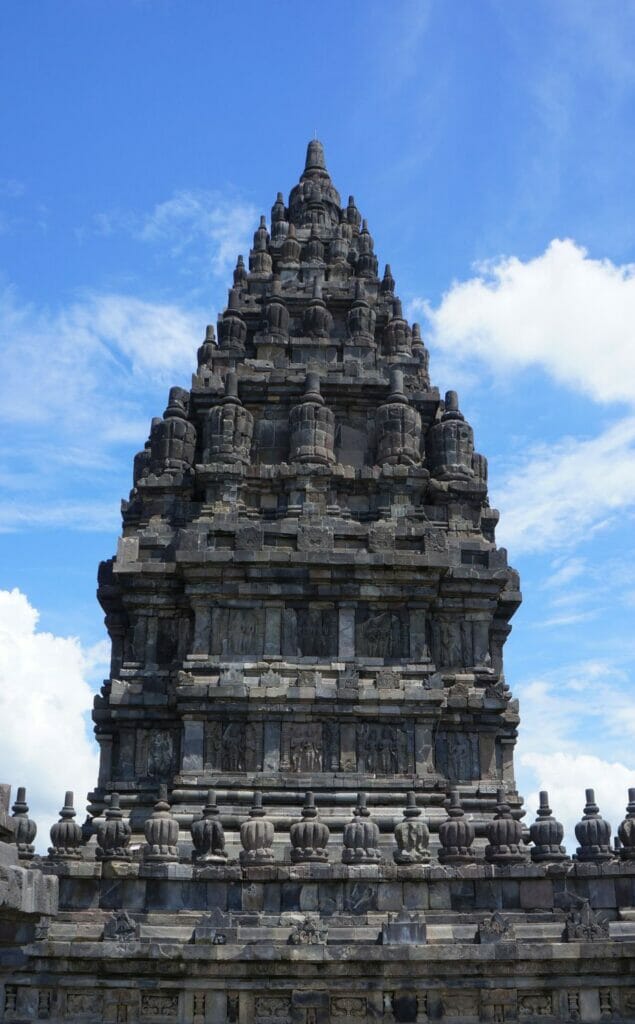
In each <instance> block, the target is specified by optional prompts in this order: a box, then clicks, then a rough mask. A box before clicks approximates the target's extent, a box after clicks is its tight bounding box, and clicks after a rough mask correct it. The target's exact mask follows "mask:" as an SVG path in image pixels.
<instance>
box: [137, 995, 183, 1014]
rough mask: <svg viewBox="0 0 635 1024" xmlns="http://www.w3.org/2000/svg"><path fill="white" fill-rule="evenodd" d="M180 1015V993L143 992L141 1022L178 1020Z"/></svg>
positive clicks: (140, 1009) (140, 1012) (140, 1011)
mask: <svg viewBox="0 0 635 1024" xmlns="http://www.w3.org/2000/svg"><path fill="white" fill-rule="evenodd" d="M178 1015H179V996H178V992H142V993H141V1005H140V1008H139V1016H140V1018H141V1020H147V1021H154V1020H176V1018H177V1017H178Z"/></svg>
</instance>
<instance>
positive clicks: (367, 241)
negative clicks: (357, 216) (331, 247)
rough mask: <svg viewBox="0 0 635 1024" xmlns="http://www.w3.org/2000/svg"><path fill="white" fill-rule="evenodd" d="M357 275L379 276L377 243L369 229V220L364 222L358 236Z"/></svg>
mask: <svg viewBox="0 0 635 1024" xmlns="http://www.w3.org/2000/svg"><path fill="white" fill-rule="evenodd" d="M356 244H357V265H356V270H357V275H358V277H372V278H375V277H377V270H378V263H377V257H376V256H375V253H374V247H375V243H374V241H373V236H372V235H371V233H370V231H369V230H368V221H366V220H365V221H363V222H362V230H361V231H360V233H359V235H358V236H357V243H356Z"/></svg>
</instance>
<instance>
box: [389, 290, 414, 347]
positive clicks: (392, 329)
mask: <svg viewBox="0 0 635 1024" xmlns="http://www.w3.org/2000/svg"><path fill="white" fill-rule="evenodd" d="M411 342H412V333H411V331H410V328H409V326H408V322H407V321H406V320H404V317H403V313H402V309H401V302H400V301H399V299H395V300H394V302H393V304H392V318H391V319H390V320H389V321H388V323H387V324H386V326H385V328H384V337H383V350H384V354H385V355H387V356H410V355H412V350H411Z"/></svg>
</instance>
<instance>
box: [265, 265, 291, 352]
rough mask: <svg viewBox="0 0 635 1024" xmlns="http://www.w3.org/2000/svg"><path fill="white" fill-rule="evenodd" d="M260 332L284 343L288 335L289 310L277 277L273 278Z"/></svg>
mask: <svg viewBox="0 0 635 1024" xmlns="http://www.w3.org/2000/svg"><path fill="white" fill-rule="evenodd" d="M262 331H263V334H265V335H267V336H269V337H272V338H275V339H276V340H277V341H286V340H287V338H288V335H289V310H288V309H287V307H286V304H285V302H284V300H283V298H282V287H281V284H280V278H279V277H278V276H277V275H274V277H273V280H272V282H271V293H270V295H269V298H268V299H267V301H266V302H265V307H264V313H263V325H262Z"/></svg>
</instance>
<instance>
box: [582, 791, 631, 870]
mask: <svg viewBox="0 0 635 1024" xmlns="http://www.w3.org/2000/svg"><path fill="white" fill-rule="evenodd" d="M585 795H586V804H585V807H584V814H583V816H582V819H581V820H580V821H579V822H578V824H577V825H576V827H575V835H576V839H577V840H578V842H579V844H580V845H579V846H578V848H577V850H576V857H577V859H578V860H582V861H587V862H589V863H596V864H599V863H601V862H602V861H605V860H613V857H614V853H613V850H612V848H611V826H610V825H609V823H608V821H605V820H604V818H603V817H602V815H601V814H600V808H599V807H598V805H597V804H596V802H595V791H594V790H592V789H587V790H585ZM620 838H621V837H620Z"/></svg>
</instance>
